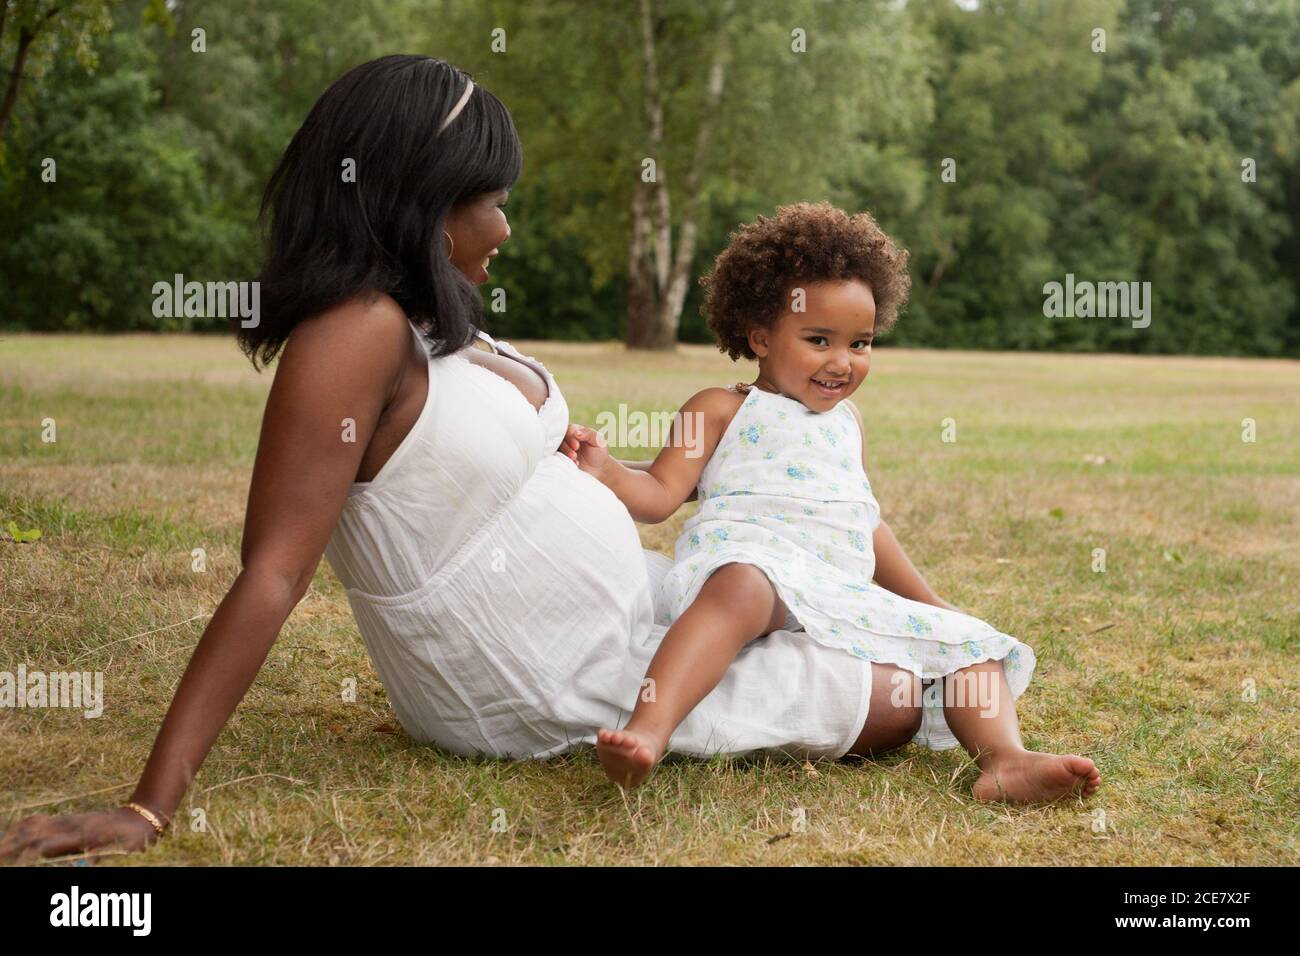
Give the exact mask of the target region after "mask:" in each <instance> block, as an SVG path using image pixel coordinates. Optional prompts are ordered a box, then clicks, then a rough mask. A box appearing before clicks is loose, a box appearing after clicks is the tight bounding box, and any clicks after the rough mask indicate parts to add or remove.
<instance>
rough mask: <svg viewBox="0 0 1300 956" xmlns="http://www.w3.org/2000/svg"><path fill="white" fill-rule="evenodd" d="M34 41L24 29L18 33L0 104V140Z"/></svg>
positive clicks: (0, 0) (15, 100)
mask: <svg viewBox="0 0 1300 956" xmlns="http://www.w3.org/2000/svg"><path fill="white" fill-rule="evenodd" d="M0 2H3V0H0ZM34 39H36V34H34V33H31V32H29V31H28V30H27V29H26V28H24V29H22V30H19V31H18V51H17V53H16V54H15V55H14V66H13V69H12V70H10V71H9V85H8V86H7V87H6V88H5V98H4V100H3V102H0V140H2V139H4V135H5V130H6V129H8V128H9V117H10V116H11V115H13V111H14V104H16V103H17V102H18V90H19V89H20V88H21V87H22V82H23V64H24V63H26V62H27V51H28V50H29V49H31V45H32V41H33V40H34Z"/></svg>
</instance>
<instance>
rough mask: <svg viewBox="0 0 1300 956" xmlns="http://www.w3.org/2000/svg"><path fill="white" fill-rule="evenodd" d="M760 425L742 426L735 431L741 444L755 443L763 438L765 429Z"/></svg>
mask: <svg viewBox="0 0 1300 956" xmlns="http://www.w3.org/2000/svg"><path fill="white" fill-rule="evenodd" d="M766 430H767V429H765V428H764V427H763V426H762V425H750V426H748V427H747V428H742V429H741V430H740V431H739V432H737V433H736V435H737V437H738V438H739V439H740V443H741V444H742V445H757V444H758V443H759V441H761V440H762V438H763V432H764V431H766Z"/></svg>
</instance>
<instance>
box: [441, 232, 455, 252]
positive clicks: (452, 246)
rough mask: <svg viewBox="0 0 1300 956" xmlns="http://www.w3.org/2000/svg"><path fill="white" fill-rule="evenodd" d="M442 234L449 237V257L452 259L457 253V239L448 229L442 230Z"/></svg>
mask: <svg viewBox="0 0 1300 956" xmlns="http://www.w3.org/2000/svg"><path fill="white" fill-rule="evenodd" d="M442 234H443V235H444V236H446V237H447V258H448V259H450V258H451V257H452V256H453V255H455V253H456V240H455V239H453V238H452V237H451V233H449V232H448V231H447V230H446V229H444V230H443V231H442Z"/></svg>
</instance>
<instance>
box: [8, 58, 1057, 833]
mask: <svg viewBox="0 0 1300 956" xmlns="http://www.w3.org/2000/svg"><path fill="white" fill-rule="evenodd" d="M521 165H522V153H521V149H520V144H519V140H518V138H517V135H516V133H515V129H514V125H513V123H512V121H511V119H510V116H509V113H508V112H507V111H506V109H505V107H504V106H503V105H502V104H501V103H500V102H499V101H498V100H497V99H496V97H494V96H493V95H492V94H490V93H488V92H487V91H486V90H484V89H482V88H481V87H478V86H476V85H474V84H473V83H472V81H471V80H470V79H469V77H468V76H466V75H465V74H464V73H462V72H461V71H459V70H457V69H456V68H455V67H453V66H451V65H449V64H447V63H444V62H442V61H439V60H436V59H433V58H430V57H422V56H388V57H383V58H381V59H378V60H375V61H372V62H370V63H366V64H363V65H361V66H359V67H356V68H355V69H353V70H351V71H350V72H348V73H347V74H346V75H344V76H343V77H342V78H340V79H339V80H338V81H337V82H335V83H334V84H333V85H332V86H331V87H330V88H329V89H328V90H327V91H326V92H325V93H324V94H323V95H322V96H321V98H320V100H319V101H318V102H317V103H316V105H315V106H314V107H313V109H312V111H311V113H310V115H309V116H308V117H307V119H306V121H305V122H304V123H303V125H302V127H301V128H300V129H299V130H298V132H297V134H296V135H295V136H294V138H293V141H292V142H291V143H290V145H289V147H288V149H287V150H286V152H285V155H284V157H283V158H282V160H281V162H280V164H279V166H278V167H277V168H276V170H275V172H274V174H273V175H272V177H271V180H270V183H269V184H268V187H267V190H266V193H265V195H264V197H263V213H265V212H266V211H267V210H268V209H270V210H271V230H270V239H269V251H268V256H267V260H266V262H265V264H264V268H263V270H262V273H261V275H260V281H261V284H262V285H261V303H262V315H261V317H260V321H259V323H258V324H257V325H256V326H255V327H253V328H250V329H240V330H239V331H238V333H237V334H238V336H239V340H240V345H241V347H242V348H243V349H244V350H245V352H246V353H247V354H248V355H249V356H250V358H251V359H253V362H254V366H255V367H256V365H257V360H258V359H259V358H260V359H261V360H262V361H263V363H266V362H269V361H270V360H271V359H272V358H274V357H275V356H276V355H277V354H279V355H280V361H279V364H278V367H277V368H276V372H275V378H274V382H273V384H272V387H271V390H270V394H269V396H268V398H267V403H266V409H265V414H264V419H263V423H262V431H261V438H260V441H259V445H258V451H257V458H256V461H255V464H254V469H253V477H252V482H251V488H250V492H249V499H248V507H247V513H246V518H245V524H244V537H243V544H242V552H241V559H242V565H243V567H242V570H241V572H240V574H239V576H238V577H237V578H236V580H235V583H234V584H233V585H232V587H231V589H230V591H229V593H228V594H227V595H226V597H225V598H224V599H223V600H222V602H221V604H220V606H219V607H218V608H217V611H216V613H215V614H214V615H213V617H212V620H211V621H210V622H209V624H208V627H207V629H206V631H205V632H204V634H203V637H202V639H201V640H200V641H199V644H198V646H197V647H196V649H195V651H194V655H193V657H192V659H191V661H190V663H189V666H188V667H187V668H186V671H185V674H184V676H183V677H182V679H181V682H180V685H179V687H178V689H177V691H176V696H175V699H174V700H173V701H172V704H171V707H170V708H169V710H168V712H167V716H166V718H165V719H164V721H163V724H162V728H161V730H160V731H159V734H158V738H157V741H156V742H155V744H154V748H153V751H152V753H151V754H150V756H149V760H148V762H147V763H146V765H145V768H144V773H143V775H142V777H141V779H140V783H139V785H138V786H137V787H136V789H135V792H134V793H133V794H132V797H131V800H130V801H129V803H128V804H126V805H124V806H123V807H119V808H117V809H115V810H109V811H102V812H96V813H86V814H75V815H67V816H60V817H48V816H35V817H29V818H27V819H25V820H23V821H21V822H19V823H18V824H17V825H15V826H14V827H13V828H12V829H11V830H10V831H9V833H7V834H6V835H5V836H4V838H3V840H0V856H3V857H10V858H12V857H14V856H18V855H20V854H29V853H39V854H43V855H46V856H49V855H58V854H66V853H72V852H81V851H87V850H92V849H95V848H100V847H113V848H117V849H141V848H143V847H145V846H147V845H149V844H150V843H151V842H152V841H153V840H154V839H156V838H157V837H158V836H159V835H161V833H162V832H163V830H164V829H165V827H166V825H167V823H168V822H169V821H170V819H171V817H172V815H173V813H174V812H175V810H176V808H177V806H178V805H179V803H180V801H181V798H182V796H183V795H184V792H185V789H186V787H187V786H188V784H189V782H190V780H191V779H192V778H193V776H194V775H195V774H196V773H197V772H198V770H199V767H200V765H201V764H202V762H203V760H204V757H205V756H206V755H207V753H208V751H209V749H210V748H211V746H212V744H213V742H214V741H215V740H216V738H217V735H218V734H219V733H220V731H221V728H222V727H223V726H224V725H225V723H226V721H227V720H228V719H229V717H230V715H231V713H232V712H233V711H234V709H235V707H236V705H237V704H238V703H239V701H240V699H241V698H242V697H243V695H244V693H245V692H246V691H247V689H248V687H249V685H250V684H251V683H252V681H253V679H254V677H255V676H256V674H257V672H258V669H259V668H260V667H261V664H262V662H263V660H264V659H265V657H266V654H267V652H268V651H269V650H270V647H271V645H272V643H273V642H274V641H275V639H276V636H277V635H278V634H279V632H280V629H281V627H282V626H283V624H284V622H285V620H286V618H287V617H288V615H289V613H290V611H292V609H293V607H294V606H295V605H296V604H297V603H298V601H299V600H300V599H301V598H302V596H303V595H304V593H305V592H306V590H307V588H308V586H309V584H310V583H311V580H312V578H313V576H314V573H315V571H316V568H317V566H318V565H319V563H320V559H321V557H322V555H324V556H326V557H327V558H328V561H329V563H330V565H331V567H332V568H333V570H334V571H335V572H336V573H337V575H338V577H339V578H340V580H341V581H342V582H343V583H344V585H345V586H346V588H347V594H348V599H349V602H350V604H351V607H352V610H353V613H354V615H355V617H356V620H357V624H358V628H359V630H360V632H361V635H362V638H363V640H364V641H365V643H366V646H367V648H368V650H369V652H370V654H371V656H372V658H373V660H374V663H375V666H376V669H377V670H378V672H379V675H380V677H381V680H382V682H383V684H384V687H385V689H386V691H387V693H388V696H389V699H390V700H391V701H392V703H393V707H394V709H395V711H396V712H397V715H398V717H399V719H400V721H401V723H402V725H403V727H404V728H405V729H406V731H407V732H408V733H410V734H411V735H412V736H413V737H415V738H416V739H418V740H421V741H429V742H432V743H435V744H437V745H439V746H442V747H444V748H447V749H449V750H453V751H456V752H458V753H486V754H492V755H497V756H502V757H545V756H548V755H551V754H556V753H560V752H562V751H565V750H568V749H570V748H571V747H574V746H577V745H580V744H591V743H593V742H594V741H595V733H596V730H597V728H599V727H601V726H618V725H619V724H621V722H622V721H621V718H623V717H625V716H626V714H627V712H628V711H629V710H630V707H631V705H632V703H633V702H634V701H635V700H636V696H637V694H638V692H640V691H641V677H642V675H643V674H644V672H645V670H646V666H647V664H648V663H649V661H650V658H651V657H652V656H653V654H654V651H655V648H656V646H657V644H658V642H659V640H660V639H661V638H662V637H663V634H664V631H665V627H664V624H665V623H666V622H664V621H659V622H656V621H655V619H654V609H653V607H652V604H651V594H652V586H651V585H652V581H651V579H652V577H653V576H655V575H662V574H663V572H664V570H665V568H666V567H667V565H668V563H669V562H668V561H667V559H666V558H664V557H663V556H661V555H654V554H650V553H648V552H644V551H643V550H642V548H641V546H640V542H639V539H638V536H637V532H636V527H635V525H634V524H633V522H632V520H631V518H630V517H629V515H628V513H627V511H626V509H625V508H624V507H623V506H622V505H621V504H620V503H619V502H618V500H617V499H616V498H615V497H614V495H613V494H612V493H611V492H609V490H608V489H606V488H605V487H604V486H603V485H602V484H601V483H600V482H599V481H597V480H596V479H594V478H592V477H591V476H590V475H587V474H585V473H583V472H582V471H581V470H579V469H578V467H577V466H576V465H575V464H574V462H573V461H571V460H570V459H569V457H567V456H566V455H565V454H562V453H558V452H560V450H561V446H562V445H563V444H564V443H565V440H566V439H565V433H566V428H567V426H568V408H567V406H566V404H565V401H564V397H563V395H562V394H561V392H560V390H559V387H558V385H557V384H556V382H555V380H554V378H552V377H551V375H550V373H549V372H548V371H547V370H546V369H545V368H544V367H542V366H541V365H540V364H539V363H537V362H536V361H535V360H533V359H531V358H528V357H526V356H522V355H520V354H519V353H518V352H517V351H516V350H515V349H514V348H513V347H511V346H509V345H508V344H507V343H504V342H503V343H495V342H493V341H492V339H491V337H490V336H488V335H486V334H485V333H482V332H479V331H478V330H477V328H476V325H477V322H478V320H479V319H480V317H481V300H480V298H479V294H478V291H477V289H476V286H478V285H481V284H482V283H484V282H485V281H487V277H488V272H487V270H488V268H489V265H490V262H491V259H492V257H493V256H495V255H496V253H497V250H498V248H499V247H500V246H501V244H502V243H504V242H505V241H506V240H507V239H508V238H509V237H510V227H509V225H508V224H507V222H506V217H505V214H504V212H503V211H502V207H503V206H504V204H505V200H506V198H507V196H508V194H509V190H510V187H511V186H512V185H513V183H514V181H515V180H516V178H517V177H518V175H519V171H520V168H521ZM291 333H292V334H291ZM477 340H481V341H482V342H483V343H485V344H486V345H487V346H488V347H489V348H488V349H487V350H484V349H480V348H475V347H472V346H473V344H474V343H475V342H476V341H477ZM880 528H881V531H879V532H877V534H876V537H875V542H874V543H875V547H876V549H877V556H878V557H877V581H878V582H879V583H880V584H881V585H882V586H884V587H886V588H889V589H890V590H893V591H895V592H897V593H899V594H902V595H904V596H907V597H912V598H914V599H917V600H924V601H928V602H930V603H934V604H937V605H940V606H944V607H950V605H947V604H946V603H945V602H943V601H942V600H941V599H939V598H938V597H937V596H936V595H935V594H934V592H933V591H932V590H931V589H930V588H929V587H928V585H926V583H925V582H924V580H923V579H922V578H921V577H920V575H919V574H918V573H917V572H916V571H915V569H914V568H913V567H912V565H911V564H910V562H909V561H908V560H907V558H906V557H905V556H904V554H903V552H902V550H901V549H900V548H899V546H898V544H897V542H896V541H895V540H894V537H893V535H892V533H890V532H889V530H888V527H887V525H885V524H884V523H882V524H881V526H880ZM983 666H985V667H987V668H989V669H990V671H991V672H993V671H995V672H996V677H997V679H998V680H999V681H1003V683H1002V687H1003V689H1004V690H1005V680H1004V678H1003V677H1002V675H1001V665H1000V664H999V663H998V662H996V661H993V662H987V663H986V665H983ZM899 674H901V672H899V671H897V670H896V669H895V668H892V667H889V666H886V665H869V664H867V663H866V662H863V661H859V660H858V659H856V658H853V657H851V656H849V655H846V654H843V653H842V652H840V651H838V650H835V649H830V648H826V647H823V646H821V645H819V644H817V643H815V642H813V641H809V640H807V638H806V635H801V634H798V633H793V632H791V631H789V630H780V631H775V632H773V633H772V634H770V635H768V636H767V637H766V638H763V639H761V640H759V641H756V642H755V643H754V644H752V645H751V646H750V647H748V648H746V650H745V651H744V652H742V653H741V655H740V656H739V657H738V658H737V660H736V661H735V664H734V665H733V666H732V668H731V669H730V671H728V673H727V675H726V678H725V679H724V680H723V682H722V683H721V684H720V685H719V686H718V687H717V689H716V690H715V691H714V692H713V693H712V694H710V695H709V696H708V697H707V698H706V699H705V700H704V701H703V703H702V704H701V705H700V706H699V707H698V708H697V709H696V710H695V712H693V713H692V715H691V716H690V718H688V719H687V721H685V722H684V723H683V724H682V726H681V727H680V729H679V730H678V732H677V733H676V734H675V735H674V737H673V740H672V744H671V747H670V749H672V750H675V751H678V752H683V753H688V754H696V755H708V754H715V753H745V752H750V751H755V750H766V751H782V752H788V753H791V754H796V755H801V756H802V755H808V756H830V757H842V756H845V755H846V754H853V755H858V756H870V755H873V754H877V753H880V752H882V751H884V750H888V749H891V748H895V747H898V746H901V745H903V744H905V743H907V742H908V741H909V740H912V739H913V737H915V736H917V735H918V727H919V722H920V714H921V710H920V707H919V700H918V699H917V698H916V696H911V698H910V699H909V700H906V701H904V703H903V705H901V706H896V705H895V703H894V702H893V701H891V695H892V694H893V692H894V689H895V688H896V687H897V686H899V684H898V682H897V681H895V680H894V679H893V678H895V677H896V676H898V675H899ZM909 676H910V675H909ZM912 690H915V688H914V687H913V688H912ZM1004 699H1005V700H1007V701H1010V699H1011V696H1010V694H1009V693H1007V694H1005V695H1004ZM1004 710H1008V711H1009V718H1008V719H999V720H995V721H988V722H987V723H988V725H989V727H988V728H987V733H986V734H985V742H986V743H987V748H986V750H987V751H989V752H996V753H997V754H998V755H1000V757H1002V758H1004V759H1003V762H1002V763H1001V765H1000V768H1001V769H1000V772H999V774H997V775H995V776H996V778H997V779H996V780H995V781H994V783H995V784H996V783H1001V785H1002V786H1003V795H1006V794H1007V793H1010V794H1011V798H1013V799H1017V798H1022V797H1023V798H1025V799H1047V798H1051V797H1053V796H1059V795H1061V794H1063V793H1064V792H1066V791H1067V790H1068V789H1069V786H1068V783H1067V781H1065V778H1064V777H1061V776H1060V775H1059V774H1058V777H1060V779H1059V780H1058V781H1057V782H1056V783H1055V784H1053V783H1052V782H1051V781H1050V780H1043V779H1038V778H1039V777H1042V776H1043V775H1042V774H1041V773H1039V774H1038V775H1037V776H1036V777H1033V779H1032V780H1031V779H1030V777H1032V776H1033V775H1032V774H1029V775H1028V776H1027V774H1028V771H1027V770H1026V767H1028V766H1029V765H1030V764H1031V763H1033V762H1034V760H1035V759H1036V758H1040V757H1046V756H1048V755H1041V754H1031V753H1030V752H1028V751H1025V750H1024V748H1023V746H1021V744H1020V739H1019V735H1018V731H1017V730H1016V726H1015V714H1014V710H1013V709H1010V708H1004ZM981 759H984V758H981ZM1053 759H1055V760H1062V759H1065V758H1053ZM1077 759H1082V758H1077ZM1017 761H1019V762H1017ZM986 769H987V768H986ZM985 776H988V773H986V774H985ZM983 779H984V778H981V780H983ZM1071 779H1073V778H1071ZM1053 788H1055V789H1053ZM1058 791H1059V792H1058ZM1016 794H1020V797H1017V796H1016Z"/></svg>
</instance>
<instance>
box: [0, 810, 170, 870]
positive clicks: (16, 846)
mask: <svg viewBox="0 0 1300 956" xmlns="http://www.w3.org/2000/svg"><path fill="white" fill-rule="evenodd" d="M158 836H159V835H158V832H157V831H156V830H154V828H153V825H152V824H151V823H150V822H149V821H148V820H146V819H145V818H144V817H142V816H141V815H140V814H138V813H136V812H135V811H134V810H130V809H128V808H126V807H119V808H117V809H116V810H100V811H96V812H94V813H71V814H62V815H60V816H48V815H46V814H43V813H38V814H36V815H35V816H30V817H24V818H23V819H21V820H19V821H18V822H17V823H15V824H14V825H13V826H11V827H10V828H9V829H8V830H6V831H5V832H4V833H3V834H0V862H5V863H22V862H32V861H34V860H38V859H41V858H43V857H53V856H69V855H77V854H82V853H89V852H91V851H93V850H115V851H119V852H123V853H133V852H136V851H138V850H144V849H147V848H148V847H149V846H151V845H152V844H153V843H154V842H155V841H156V840H157V839H158Z"/></svg>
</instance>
